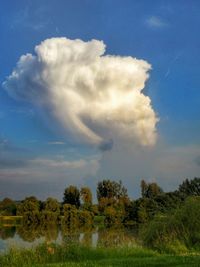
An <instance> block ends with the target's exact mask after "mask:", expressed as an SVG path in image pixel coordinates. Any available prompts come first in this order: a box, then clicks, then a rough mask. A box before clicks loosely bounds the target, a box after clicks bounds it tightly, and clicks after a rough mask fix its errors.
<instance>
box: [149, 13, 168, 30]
mask: <svg viewBox="0 0 200 267" xmlns="http://www.w3.org/2000/svg"><path fill="white" fill-rule="evenodd" d="M145 22H146V25H147V26H149V27H151V28H157V29H159V28H164V27H166V26H168V23H166V22H165V21H164V20H163V19H162V18H160V17H157V16H151V17H149V18H148V19H147V20H146V21H145Z"/></svg>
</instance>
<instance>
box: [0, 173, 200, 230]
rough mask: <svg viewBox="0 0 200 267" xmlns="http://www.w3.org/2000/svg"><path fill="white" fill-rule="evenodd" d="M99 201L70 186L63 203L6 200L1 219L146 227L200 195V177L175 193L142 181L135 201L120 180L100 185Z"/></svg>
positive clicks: (87, 190) (88, 192) (84, 189)
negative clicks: (101, 222)
mask: <svg viewBox="0 0 200 267" xmlns="http://www.w3.org/2000/svg"><path fill="white" fill-rule="evenodd" d="M96 191H97V200H98V203H97V204H94V203H93V197H92V192H91V189H90V188H89V187H82V188H80V189H79V188H78V187H76V186H73V185H70V186H68V187H67V188H66V189H65V190H64V195H63V201H62V202H59V201H58V200H57V199H55V198H51V197H49V198H47V199H46V201H40V200H38V199H37V198H36V197H34V196H30V197H26V198H25V199H24V200H22V201H18V202H16V201H13V200H11V199H9V198H5V199H3V200H2V201H1V202H0V215H1V216H15V215H18V216H22V218H23V221H24V222H26V224H39V223H43V224H46V223H62V224H63V225H67V226H69V227H71V226H73V227H80V226H81V225H87V224H88V225H89V224H92V223H93V222H94V220H96V221H97V220H103V221H104V223H105V224H107V225H113V224H121V223H125V224H144V223H146V222H148V221H150V220H152V219H153V218H154V217H155V216H156V215H162V214H165V213H166V212H169V211H171V210H174V209H177V208H178V207H180V206H181V205H183V203H184V202H185V200H186V199H187V198H188V197H189V196H200V178H194V179H192V180H188V179H186V180H185V181H183V183H182V184H180V185H179V187H178V189H177V190H175V191H172V192H164V191H163V190H162V188H161V187H160V186H159V185H158V184H157V183H147V182H146V181H144V180H142V181H141V197H140V198H138V199H136V200H132V199H130V197H129V196H128V193H127V189H126V188H125V186H124V185H123V184H122V182H121V181H119V182H116V181H111V180H109V179H106V180H103V181H100V182H99V183H98V184H97V189H96Z"/></svg>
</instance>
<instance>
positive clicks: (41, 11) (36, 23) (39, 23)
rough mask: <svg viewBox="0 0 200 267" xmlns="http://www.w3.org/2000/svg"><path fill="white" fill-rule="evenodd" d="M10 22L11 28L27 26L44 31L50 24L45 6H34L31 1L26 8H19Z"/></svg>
mask: <svg viewBox="0 0 200 267" xmlns="http://www.w3.org/2000/svg"><path fill="white" fill-rule="evenodd" d="M9 22H10V26H11V28H27V29H31V30H33V31H42V30H44V29H45V28H46V27H47V26H48V25H49V24H50V21H49V19H47V16H46V12H45V8H44V7H42V6H41V7H40V8H34V7H33V6H32V3H30V2H29V3H28V4H27V6H26V7H25V8H23V9H21V10H19V11H18V12H17V13H16V14H15V16H14V17H13V18H11V19H10V21H9Z"/></svg>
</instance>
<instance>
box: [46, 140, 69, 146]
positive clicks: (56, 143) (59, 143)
mask: <svg viewBox="0 0 200 267" xmlns="http://www.w3.org/2000/svg"><path fill="white" fill-rule="evenodd" d="M47 144H48V145H65V144H66V143H65V142H63V141H52V142H48V143H47Z"/></svg>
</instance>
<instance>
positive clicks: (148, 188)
mask: <svg viewBox="0 0 200 267" xmlns="http://www.w3.org/2000/svg"><path fill="white" fill-rule="evenodd" d="M162 193H163V190H162V188H161V187H160V186H158V185H157V183H146V182H145V181H144V180H142V181H141V195H142V197H143V198H145V197H146V198H154V197H156V196H158V195H159V194H162Z"/></svg>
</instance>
